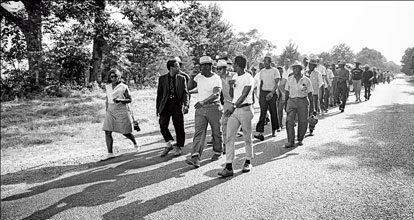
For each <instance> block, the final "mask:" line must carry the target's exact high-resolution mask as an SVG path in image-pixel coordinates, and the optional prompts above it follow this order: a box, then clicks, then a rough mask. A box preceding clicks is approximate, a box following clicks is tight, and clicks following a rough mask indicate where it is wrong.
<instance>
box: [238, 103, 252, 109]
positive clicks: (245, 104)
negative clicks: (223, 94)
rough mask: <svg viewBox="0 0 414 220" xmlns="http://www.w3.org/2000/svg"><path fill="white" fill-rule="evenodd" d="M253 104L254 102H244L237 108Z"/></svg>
mask: <svg viewBox="0 0 414 220" xmlns="http://www.w3.org/2000/svg"><path fill="white" fill-rule="evenodd" d="M251 105H252V103H244V104H241V105H240V106H239V107H237V108H243V107H246V106H251Z"/></svg>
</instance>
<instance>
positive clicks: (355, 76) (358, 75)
mask: <svg viewBox="0 0 414 220" xmlns="http://www.w3.org/2000/svg"><path fill="white" fill-rule="evenodd" d="M363 72H364V71H363V70H361V69H360V68H354V69H352V70H351V76H352V80H361V79H362V73H363Z"/></svg>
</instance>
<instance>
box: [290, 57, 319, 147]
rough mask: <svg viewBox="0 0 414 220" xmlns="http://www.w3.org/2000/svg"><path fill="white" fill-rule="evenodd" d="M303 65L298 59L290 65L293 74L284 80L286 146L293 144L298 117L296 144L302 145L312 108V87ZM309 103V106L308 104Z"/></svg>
mask: <svg viewBox="0 0 414 220" xmlns="http://www.w3.org/2000/svg"><path fill="white" fill-rule="evenodd" d="M303 68H304V67H303V66H302V64H301V63H300V62H299V61H295V62H294V63H293V65H292V69H293V75H292V76H291V77H289V78H288V80H287V82H286V87H285V91H286V113H287V118H286V132H287V137H288V142H287V143H286V144H285V147H286V148H290V147H294V146H295V128H294V127H295V118H296V117H297V118H298V126H297V127H298V145H303V143H302V141H303V138H304V137H305V134H306V130H307V129H308V116H309V109H313V106H312V103H311V104H310V103H309V100H311V99H312V98H313V97H312V92H313V87H312V83H311V81H310V79H309V78H308V77H306V76H305V75H304V74H303V73H302V70H303ZM309 104H310V105H311V106H309Z"/></svg>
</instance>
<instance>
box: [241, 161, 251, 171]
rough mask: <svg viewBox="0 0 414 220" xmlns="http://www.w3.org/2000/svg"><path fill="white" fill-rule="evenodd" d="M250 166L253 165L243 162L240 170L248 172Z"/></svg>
mask: <svg viewBox="0 0 414 220" xmlns="http://www.w3.org/2000/svg"><path fill="white" fill-rule="evenodd" d="M252 167H253V166H252V164H250V163H244V165H243V169H242V172H243V173H247V172H250V170H251V169H252Z"/></svg>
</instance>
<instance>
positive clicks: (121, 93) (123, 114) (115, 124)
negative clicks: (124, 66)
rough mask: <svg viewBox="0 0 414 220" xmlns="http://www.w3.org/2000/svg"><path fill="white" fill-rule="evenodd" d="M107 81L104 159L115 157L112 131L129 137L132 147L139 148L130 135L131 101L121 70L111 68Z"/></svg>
mask: <svg viewBox="0 0 414 220" xmlns="http://www.w3.org/2000/svg"><path fill="white" fill-rule="evenodd" d="M108 75H109V77H108V83H107V84H106V86H105V88H106V100H105V107H106V108H105V109H106V114H105V121H104V123H103V128H102V130H104V131H105V141H106V147H107V150H108V155H107V157H106V159H111V158H113V157H115V155H114V152H113V143H114V140H113V138H112V132H116V133H120V134H123V135H124V136H125V137H127V138H128V139H130V140H131V141H132V143H133V144H134V147H135V148H136V149H137V150H139V149H140V148H141V146H139V145H138V144H137V142H136V140H135V137H134V135H132V118H131V112H130V110H129V109H128V108H129V107H128V106H127V105H128V103H131V101H132V99H131V95H130V92H129V88H128V86H127V85H126V84H124V83H123V80H122V74H121V72H120V71H119V70H118V69H116V68H112V69H111V70H109V74H108Z"/></svg>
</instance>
